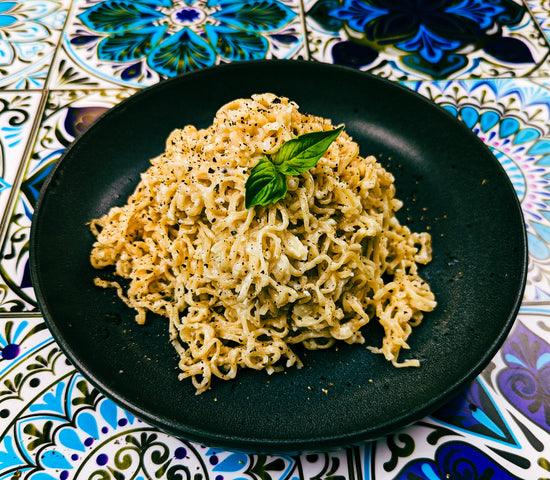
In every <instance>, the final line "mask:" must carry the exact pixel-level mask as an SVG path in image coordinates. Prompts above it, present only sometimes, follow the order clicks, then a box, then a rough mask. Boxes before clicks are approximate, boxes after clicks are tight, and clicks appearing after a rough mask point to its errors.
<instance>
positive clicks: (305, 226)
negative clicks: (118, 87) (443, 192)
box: [90, 94, 436, 393]
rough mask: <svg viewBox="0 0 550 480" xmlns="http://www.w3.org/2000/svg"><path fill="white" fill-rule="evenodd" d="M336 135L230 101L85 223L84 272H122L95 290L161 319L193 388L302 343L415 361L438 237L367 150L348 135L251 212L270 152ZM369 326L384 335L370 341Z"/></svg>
mask: <svg viewBox="0 0 550 480" xmlns="http://www.w3.org/2000/svg"><path fill="white" fill-rule="evenodd" d="M333 128H334V127H333V125H332V123H331V121H330V120H328V119H325V118H321V117H318V116H313V115H308V114H303V113H301V112H299V109H298V105H296V103H294V102H292V101H290V100H288V99H286V98H282V97H278V96H275V95H273V94H262V95H253V96H252V98H249V99H238V100H235V101H232V102H229V103H228V104H226V105H224V106H223V107H221V109H220V110H219V111H218V112H217V114H216V116H215V118H214V120H213V123H212V125H211V126H209V127H208V128H206V129H197V128H195V127H194V126H191V125H189V126H186V127H184V128H183V129H177V130H174V131H173V132H172V133H171V135H170V136H169V138H168V140H167V142H166V150H165V152H164V153H163V154H162V155H160V156H158V157H156V158H154V159H152V160H151V166H150V167H149V169H148V170H147V171H146V172H145V173H143V174H142V175H141V181H140V182H139V185H138V186H137V188H136V190H135V192H134V193H133V194H132V195H131V196H130V198H129V199H128V202H127V204H126V205H124V206H121V207H113V208H112V209H111V210H110V211H109V212H108V213H107V214H106V215H104V216H102V217H101V218H98V219H94V220H92V221H91V224H90V226H91V231H92V232H93V234H94V235H95V237H96V240H95V242H94V245H93V250H92V252H91V257H90V258H91V264H92V265H93V267H95V268H97V269H103V268H106V267H111V268H113V269H114V274H115V276H117V277H120V279H121V281H120V282H119V281H111V280H106V279H100V278H97V279H96V280H95V283H96V285H98V286H101V287H105V288H109V287H112V288H115V289H116V291H117V293H118V296H119V297H120V298H121V299H122V300H123V301H124V302H125V303H126V304H127V305H128V306H129V307H131V308H133V309H135V311H136V321H137V322H138V323H139V324H143V323H144V322H145V320H146V314H147V312H153V313H155V314H159V315H162V316H163V317H166V318H167V319H168V322H167V323H168V325H169V336H170V341H171V343H172V344H173V345H174V347H175V349H176V351H177V353H178V355H179V369H180V370H181V372H180V377H181V378H182V379H183V378H187V377H190V378H191V380H192V382H193V385H194V387H195V388H196V392H197V393H202V392H204V391H205V390H207V389H208V388H210V386H211V381H212V378H213V377H218V378H220V379H225V380H227V379H233V378H234V377H235V376H236V375H237V371H238V370H239V369H241V368H250V369H258V370H260V369H265V370H266V371H267V372H268V373H273V372H276V371H280V370H282V369H284V368H285V367H290V366H292V365H295V366H297V367H300V366H301V365H302V363H301V360H300V359H299V358H298V356H297V355H296V353H295V351H294V350H295V348H294V346H295V345H298V344H301V345H302V346H304V347H305V348H307V349H313V350H316V349H326V348H330V347H332V346H333V345H334V344H335V342H346V343H349V344H352V343H360V344H362V343H367V344H368V345H369V347H368V348H369V349H370V350H372V351H373V352H376V353H380V354H383V355H384V356H385V358H386V359H387V360H388V361H391V362H392V363H393V364H394V365H395V366H398V367H399V366H418V365H419V362H418V360H415V359H413V360H406V361H403V362H401V361H399V359H398V356H399V353H400V351H401V350H402V349H406V348H408V345H407V339H408V337H409V335H410V334H411V331H412V329H413V327H415V326H417V325H418V324H419V323H420V321H421V320H422V317H423V312H428V311H431V310H432V309H433V308H434V307H435V305H436V302H435V299H434V295H433V293H432V291H431V290H430V287H429V286H428V285H427V283H425V282H424V281H423V280H422V278H421V277H420V276H419V274H418V265H419V264H426V263H428V262H429V261H430V260H431V255H432V254H431V237H430V235H429V234H428V233H427V232H422V233H413V232H411V230H410V229H409V228H408V227H407V226H404V225H402V224H401V223H400V222H399V221H398V219H397V218H396V216H395V212H396V211H397V210H398V209H399V208H400V207H401V206H402V202H401V201H399V200H397V199H396V198H395V197H394V194H395V186H394V178H393V176H392V175H391V174H390V173H389V172H388V171H386V170H385V169H384V168H383V167H382V166H381V165H380V164H379V163H378V162H377V161H376V159H375V158H374V157H373V156H368V157H366V158H363V157H361V156H360V154H359V147H358V145H357V144H356V143H355V142H354V141H353V140H352V139H351V138H350V137H349V136H348V134H347V133H346V132H345V131H342V132H341V133H340V135H339V136H338V138H337V139H336V140H335V141H334V142H332V144H331V145H330V147H329V149H328V150H327V152H326V153H325V154H324V156H323V157H322V158H321V159H320V160H319V162H318V164H317V165H316V166H315V167H313V168H312V169H310V170H309V171H307V172H306V173H303V174H301V175H298V176H289V177H287V182H288V192H287V194H286V196H285V197H284V198H283V199H282V200H280V201H278V202H276V203H273V204H270V205H267V206H264V207H260V206H255V207H253V208H249V209H247V208H246V207H245V182H246V180H247V177H248V175H249V174H250V171H251V169H252V167H253V166H254V165H255V164H256V163H257V162H258V160H259V159H260V158H261V157H264V156H266V155H270V154H273V153H275V152H276V151H277V150H278V149H279V148H280V146H281V145H282V143H284V142H285V141H287V140H289V139H291V138H294V137H296V136H298V135H301V134H304V133H308V132H315V131H321V130H331V129H333ZM122 279H124V281H123V280H122ZM370 321H377V322H379V323H380V325H381V326H382V327H383V329H384V336H383V338H381V339H374V338H369V339H368V340H366V339H365V338H364V332H363V331H362V329H363V327H364V326H365V325H367V324H368V323H369V322H370ZM376 344H378V345H377V346H376Z"/></svg>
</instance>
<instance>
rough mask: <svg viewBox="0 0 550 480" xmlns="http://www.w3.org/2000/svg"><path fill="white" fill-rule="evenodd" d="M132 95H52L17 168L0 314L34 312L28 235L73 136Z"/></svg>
mask: <svg viewBox="0 0 550 480" xmlns="http://www.w3.org/2000/svg"><path fill="white" fill-rule="evenodd" d="M131 93H132V91H131V90H124V91H121V90H115V91H105V90H94V91H86V90H83V91H70V92H69V91H68V92H64V91H52V92H50V95H49V97H48V101H47V103H46V106H45V110H44V113H43V117H42V119H41V124H40V128H39V130H38V133H37V135H36V140H35V141H34V145H32V146H31V147H32V151H31V154H30V157H29V158H28V159H27V160H26V163H25V164H24V165H23V166H22V168H21V169H22V170H23V173H22V175H21V179H20V182H19V185H18V187H19V189H18V190H17V191H16V192H14V194H13V195H14V199H13V207H12V209H11V210H10V213H9V216H8V217H7V223H6V225H5V226H4V237H3V238H4V241H3V243H2V247H1V251H0V255H1V257H2V268H1V273H2V277H3V281H4V283H5V285H4V286H3V288H4V290H5V292H4V300H3V302H2V303H0V312H2V311H10V310H11V311H13V310H18V311H33V310H36V308H37V306H36V300H35V295H34V290H33V289H32V285H31V282H30V272H29V236H30V226H31V221H32V216H33V212H34V207H35V204H36V201H37V199H38V195H39V193H40V189H41V187H42V184H43V183H44V180H45V179H46V177H47V176H48V174H49V172H50V171H51V169H52V167H53V165H54V164H55V162H56V161H57V160H59V158H60V157H61V155H62V153H63V152H64V151H65V149H66V148H67V146H68V145H69V144H70V143H71V142H72V141H73V139H74V138H75V136H76V135H78V134H80V133H82V132H83V131H84V130H85V129H86V128H87V127H88V126H89V125H90V123H91V122H93V121H94V120H95V119H96V118H97V117H98V116H99V115H101V114H102V113H104V112H105V111H106V110H107V109H109V108H110V107H112V106H113V105H115V104H117V103H118V102H120V101H121V100H122V99H124V98H126V97H128V96H129V95H131ZM27 135H28V132H27ZM0 288H1V286H0ZM0 293H1V292H0ZM1 298H2V297H0V299H1Z"/></svg>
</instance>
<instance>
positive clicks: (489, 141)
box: [411, 80, 550, 260]
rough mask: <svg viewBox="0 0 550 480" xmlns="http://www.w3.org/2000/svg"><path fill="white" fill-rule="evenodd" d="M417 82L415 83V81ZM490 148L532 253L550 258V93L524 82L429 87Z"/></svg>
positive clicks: (450, 84) (460, 83) (490, 82)
mask: <svg viewBox="0 0 550 480" xmlns="http://www.w3.org/2000/svg"><path fill="white" fill-rule="evenodd" d="M411 86H412V85H411ZM414 88H416V89H417V90H418V91H419V92H420V93H422V94H424V95H427V96H429V97H430V98H432V99H433V100H434V101H435V102H436V103H438V104H440V105H441V106H442V107H443V108H445V109H446V110H447V111H448V112H450V113H451V114H452V115H454V116H456V117H457V118H459V119H460V120H462V121H463V122H464V123H465V124H466V125H467V126H468V127H469V128H471V129H472V131H473V132H475V133H476V134H477V135H478V136H479V137H480V138H481V139H482V140H483V142H484V143H485V144H486V145H487V146H488V147H489V148H490V149H491V151H492V152H493V154H494V155H495V157H496V158H497V159H498V160H499V162H500V163H501V165H502V166H503V167H504V169H505V170H506V172H507V173H508V175H509V177H510V180H511V181H512V184H513V186H514V188H515V191H516V193H517V195H518V198H519V200H520V202H521V206H522V209H523V213H524V217H525V220H526V225H527V237H528V245H529V253H530V255H531V256H532V257H534V258H536V259H539V260H546V259H549V258H550V249H549V247H548V245H549V243H550V206H549V200H550V188H549V187H550V127H549V125H550V92H549V91H548V90H547V89H545V88H542V87H539V86H537V85H535V84H531V83H529V82H528V81H525V82H524V84H523V86H521V87H519V86H518V81H517V80H516V81H515V82H512V81H509V80H496V81H477V82H469V81H462V82H433V83H431V84H430V86H428V90H429V91H428V90H424V89H423V87H422V84H416V85H415V87H414Z"/></svg>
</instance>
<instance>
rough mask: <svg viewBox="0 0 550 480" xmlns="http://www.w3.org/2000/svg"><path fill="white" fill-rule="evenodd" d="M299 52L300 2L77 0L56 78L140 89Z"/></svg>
mask: <svg viewBox="0 0 550 480" xmlns="http://www.w3.org/2000/svg"><path fill="white" fill-rule="evenodd" d="M303 54H304V33H303V26H302V21H301V17H300V4H299V1H298V0H238V1H235V0H185V1H183V0H173V1H172V0H143V1H141V2H130V1H128V0H99V1H98V0H88V1H86V0H80V1H75V5H74V9H73V15H72V16H71V19H70V24H69V26H68V28H67V29H66V30H65V32H64V36H63V55H62V56H60V57H59V58H60V60H63V61H64V62H65V64H64V65H59V67H58V68H57V69H58V70H59V73H57V74H56V78H57V77H62V76H63V73H64V71H65V70H66V69H67V68H71V69H72V71H73V72H76V71H78V70H81V71H84V72H85V74H82V73H80V74H79V76H80V77H82V78H84V79H85V78H98V79H100V80H102V81H106V82H109V83H110V84H111V85H114V84H117V85H124V86H134V87H137V86H145V85H151V84H154V83H156V82H158V81H159V80H160V79H163V78H167V77H172V76H174V75H177V74H180V73H184V72H188V71H192V70H196V69H199V68H204V67H208V66H212V65H216V64H219V63H224V62H233V61H246V60H255V59H263V58H296V57H299V56H301V55H303ZM65 76H67V75H66V74H65ZM58 84H59V85H60V86H61V87H65V86H66V85H67V82H66V81H65V82H63V81H59V82H57V83H56V81H54V82H53V84H52V85H54V86H57V85H58ZM71 85H73V86H74V85H78V80H77V79H74V80H73V81H72V82H71Z"/></svg>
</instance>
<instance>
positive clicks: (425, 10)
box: [306, 0, 550, 80]
mask: <svg viewBox="0 0 550 480" xmlns="http://www.w3.org/2000/svg"><path fill="white" fill-rule="evenodd" d="M306 21H307V26H308V30H309V31H308V40H309V45H310V53H311V57H312V58H313V59H316V60H320V61H325V62H328V63H336V64H342V65H347V66H351V67H354V68H359V69H361V70H368V71H370V72H372V73H374V74H377V75H381V76H384V77H387V78H391V79H393V80H414V79H456V78H468V77H470V78H479V77H483V78H491V77H502V76H506V77H522V76H526V75H529V74H533V73H534V72H537V74H539V75H540V74H548V72H549V70H550V68H549V64H548V54H549V51H550V46H549V44H548V42H547V41H546V38H545V37H544V36H543V35H542V34H541V31H540V30H539V27H538V25H537V24H536V22H535V21H534V20H533V18H532V16H531V14H530V12H529V10H528V9H527V8H526V6H525V5H524V4H523V3H522V2H521V1H520V0H517V1H514V0H492V1H480V0H463V1H461V2H456V1H452V0H446V1H445V0H442V1H438V2H433V1H432V0H419V1H416V2H410V1H408V0H391V1H390V0H308V1H307V2H306Z"/></svg>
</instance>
